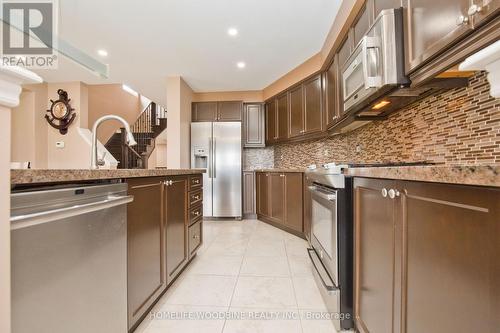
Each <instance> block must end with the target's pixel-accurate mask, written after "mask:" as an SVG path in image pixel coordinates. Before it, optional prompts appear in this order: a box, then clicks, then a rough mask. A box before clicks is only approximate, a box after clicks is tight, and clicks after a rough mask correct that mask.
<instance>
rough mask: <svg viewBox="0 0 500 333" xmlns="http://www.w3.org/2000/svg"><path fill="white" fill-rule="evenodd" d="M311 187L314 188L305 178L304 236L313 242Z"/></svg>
mask: <svg viewBox="0 0 500 333" xmlns="http://www.w3.org/2000/svg"><path fill="white" fill-rule="evenodd" d="M309 186H312V181H311V180H309V179H307V178H305V177H304V190H303V192H304V194H303V197H304V235H305V236H306V238H307V240H308V241H311V225H312V222H311V219H312V198H311V192H310V191H309Z"/></svg>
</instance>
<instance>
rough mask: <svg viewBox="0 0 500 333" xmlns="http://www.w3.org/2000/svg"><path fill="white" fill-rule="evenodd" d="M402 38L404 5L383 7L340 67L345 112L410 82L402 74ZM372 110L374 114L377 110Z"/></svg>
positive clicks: (403, 73)
mask: <svg viewBox="0 0 500 333" xmlns="http://www.w3.org/2000/svg"><path fill="white" fill-rule="evenodd" d="M403 38H404V35H403V8H395V9H388V10H384V11H382V12H381V13H380V15H379V16H378V17H377V19H376V20H375V22H374V23H373V25H372V26H371V27H370V30H368V32H367V33H366V35H365V36H364V37H363V38H362V39H361V41H360V42H359V43H358V45H357V46H356V48H355V50H354V52H353V53H352V54H351V56H350V57H349V58H348V60H347V62H346V64H345V65H344V67H343V69H342V83H343V101H344V111H345V112H349V111H352V110H356V109H360V108H361V107H363V106H366V104H368V103H371V102H373V101H374V100H375V99H377V98H378V97H380V96H381V95H383V94H386V93H388V92H390V91H391V90H394V89H396V88H400V87H405V86H408V85H409V84H410V80H409V79H408V78H407V77H406V75H405V68H404V64H405V60H404V59H405V58H404V39H403ZM381 108H382V107H381ZM373 110H374V111H373V112H374V115H377V114H378V113H380V112H377V109H376V108H375V109H373Z"/></svg>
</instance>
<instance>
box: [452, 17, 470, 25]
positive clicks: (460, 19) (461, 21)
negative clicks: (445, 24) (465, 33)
mask: <svg viewBox="0 0 500 333" xmlns="http://www.w3.org/2000/svg"><path fill="white" fill-rule="evenodd" d="M455 23H456V24H457V25H458V26H461V25H465V24H467V23H469V18H468V17H467V16H464V15H460V16H459V17H457V20H456V22H455Z"/></svg>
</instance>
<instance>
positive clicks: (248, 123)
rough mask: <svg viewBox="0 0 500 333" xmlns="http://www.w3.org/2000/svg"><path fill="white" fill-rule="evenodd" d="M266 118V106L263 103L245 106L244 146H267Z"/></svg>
mask: <svg viewBox="0 0 500 333" xmlns="http://www.w3.org/2000/svg"><path fill="white" fill-rule="evenodd" d="M264 116H265V114H264V105H262V104H261V103H256V104H245V106H244V108H243V136H244V142H243V144H244V147H245V148H251V147H264V146H265V144H266V143H265V131H264V128H265V118H264Z"/></svg>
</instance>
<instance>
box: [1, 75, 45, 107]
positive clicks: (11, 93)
mask: <svg viewBox="0 0 500 333" xmlns="http://www.w3.org/2000/svg"><path fill="white" fill-rule="evenodd" d="M42 82H43V80H42V78H41V77H40V76H38V75H37V74H35V73H33V72H31V71H29V70H27V69H25V68H21V67H16V66H3V65H0V106H4V107H7V108H13V107H16V106H18V105H19V95H20V94H21V90H22V87H21V85H22V84H28V83H42Z"/></svg>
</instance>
